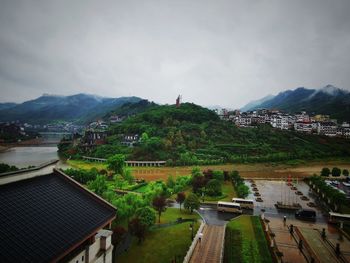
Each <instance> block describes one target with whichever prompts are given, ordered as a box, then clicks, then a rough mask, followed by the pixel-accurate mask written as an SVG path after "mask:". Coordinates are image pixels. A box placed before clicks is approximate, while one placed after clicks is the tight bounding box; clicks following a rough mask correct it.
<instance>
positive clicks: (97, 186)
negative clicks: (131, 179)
mask: <svg viewBox="0 0 350 263" xmlns="http://www.w3.org/2000/svg"><path fill="white" fill-rule="evenodd" d="M87 186H88V188H89V189H90V190H91V191H93V192H95V193H96V194H98V195H99V196H102V194H103V192H105V191H107V182H106V177H104V176H102V175H99V176H97V177H96V179H95V180H93V181H89V182H88V184H87Z"/></svg>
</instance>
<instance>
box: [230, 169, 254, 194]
mask: <svg viewBox="0 0 350 263" xmlns="http://www.w3.org/2000/svg"><path fill="white" fill-rule="evenodd" d="M230 177H231V181H232V185H233V187H234V188H235V190H236V193H237V195H238V197H240V198H246V197H247V196H248V195H249V187H248V186H246V185H245V184H244V180H243V178H242V177H241V176H240V175H239V172H238V171H233V172H231V173H230Z"/></svg>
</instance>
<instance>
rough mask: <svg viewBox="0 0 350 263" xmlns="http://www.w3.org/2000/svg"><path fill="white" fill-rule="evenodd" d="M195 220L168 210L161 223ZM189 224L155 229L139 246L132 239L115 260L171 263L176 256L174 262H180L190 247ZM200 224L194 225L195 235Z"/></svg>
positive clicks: (175, 210) (123, 262) (184, 214)
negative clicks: (127, 248) (125, 249)
mask: <svg viewBox="0 0 350 263" xmlns="http://www.w3.org/2000/svg"><path fill="white" fill-rule="evenodd" d="M179 217H182V218H196V219H198V218H199V216H198V215H197V214H195V213H193V214H192V215H191V214H189V213H187V212H185V211H182V212H180V210H179V209H176V208H168V209H167V210H166V211H165V212H164V213H163V215H162V217H161V219H162V218H163V220H162V222H163V223H164V222H169V221H175V220H176V219H177V218H179ZM189 225H190V223H188V222H186V223H182V224H178V225H174V226H170V227H165V228H155V229H153V230H151V231H150V232H149V233H147V235H146V238H145V240H144V241H143V243H142V244H141V245H139V244H137V239H136V238H134V239H133V242H132V245H131V247H130V248H129V250H128V251H127V252H126V253H124V254H122V255H121V256H120V257H118V258H117V260H116V261H117V262H118V263H119V262H120V263H129V262H133V263H151V262H165V263H167V262H169V263H170V262H171V261H172V260H173V259H174V257H175V256H176V257H177V259H176V262H182V261H183V258H184V257H185V255H186V253H187V250H188V248H189V247H190V245H191V243H192V240H191V232H190V230H189ZM199 225H200V222H199V221H198V222H196V223H195V233H196V232H197V230H198V228H199Z"/></svg>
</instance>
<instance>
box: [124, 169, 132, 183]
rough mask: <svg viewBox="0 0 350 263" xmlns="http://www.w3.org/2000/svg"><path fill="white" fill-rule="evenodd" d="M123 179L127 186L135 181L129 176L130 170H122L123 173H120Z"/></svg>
mask: <svg viewBox="0 0 350 263" xmlns="http://www.w3.org/2000/svg"><path fill="white" fill-rule="evenodd" d="M122 176H123V179H124V180H125V181H127V182H128V184H133V183H134V181H135V178H134V176H132V174H131V170H130V169H126V168H125V167H124V168H123V173H122Z"/></svg>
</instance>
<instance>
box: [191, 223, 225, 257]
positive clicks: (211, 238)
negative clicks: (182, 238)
mask: <svg viewBox="0 0 350 263" xmlns="http://www.w3.org/2000/svg"><path fill="white" fill-rule="evenodd" d="M224 229H225V226H223V225H221V226H218V225H206V226H205V227H204V229H203V238H202V241H201V242H198V243H197V245H196V248H195V250H194V252H193V254H192V257H191V260H190V262H191V263H217V262H220V257H221V248H222V246H223V244H222V243H223V242H222V241H223V235H224Z"/></svg>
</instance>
